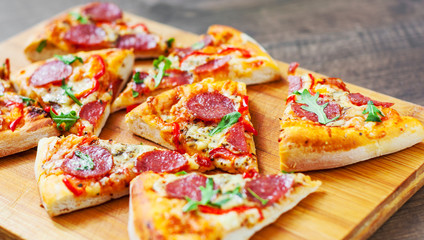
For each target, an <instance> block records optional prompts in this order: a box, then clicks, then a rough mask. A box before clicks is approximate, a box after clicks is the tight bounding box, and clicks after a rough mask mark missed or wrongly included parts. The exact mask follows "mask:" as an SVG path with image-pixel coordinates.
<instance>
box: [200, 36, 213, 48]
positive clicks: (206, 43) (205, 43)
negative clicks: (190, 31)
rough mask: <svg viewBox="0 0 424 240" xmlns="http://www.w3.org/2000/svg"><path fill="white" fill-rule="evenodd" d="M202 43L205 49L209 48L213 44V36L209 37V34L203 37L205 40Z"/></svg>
mask: <svg viewBox="0 0 424 240" xmlns="http://www.w3.org/2000/svg"><path fill="white" fill-rule="evenodd" d="M201 41H202V42H203V46H204V47H207V46H209V45H212V44H213V37H212V36H211V35H209V34H207V35H203V38H202V40H201Z"/></svg>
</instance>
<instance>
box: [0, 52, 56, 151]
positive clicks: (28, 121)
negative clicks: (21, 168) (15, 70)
mask: <svg viewBox="0 0 424 240" xmlns="http://www.w3.org/2000/svg"><path fill="white" fill-rule="evenodd" d="M9 72H10V71H9V60H8V59H6V62H5V64H3V66H2V67H0V157H4V156H7V155H11V154H14V153H18V152H22V151H25V150H28V149H31V148H33V147H35V146H37V143H38V140H40V139H41V138H43V137H50V136H57V135H59V131H58V130H57V129H56V127H55V126H54V123H53V121H52V120H51V119H50V117H49V116H48V113H46V112H45V111H44V110H43V109H42V108H40V107H39V106H38V104H37V102H35V101H34V100H33V99H31V98H28V97H24V96H20V95H18V94H17V93H16V92H15V90H14V89H13V88H12V86H11V84H10V81H9Z"/></svg>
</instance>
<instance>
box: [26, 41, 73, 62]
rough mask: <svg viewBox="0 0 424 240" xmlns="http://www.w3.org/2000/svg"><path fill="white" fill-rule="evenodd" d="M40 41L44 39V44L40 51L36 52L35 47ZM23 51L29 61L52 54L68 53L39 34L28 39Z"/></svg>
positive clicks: (51, 55)
mask: <svg viewBox="0 0 424 240" xmlns="http://www.w3.org/2000/svg"><path fill="white" fill-rule="evenodd" d="M42 41H46V46H45V47H44V48H43V50H42V51H41V52H37V48H38V46H39V45H40V43H41V42H42ZM24 53H25V56H26V57H27V58H28V60H30V61H31V62H36V61H41V60H45V59H48V58H51V57H54V55H65V54H68V52H67V51H65V50H62V49H60V48H58V47H56V45H54V44H53V43H52V42H51V41H49V40H47V39H45V38H42V37H40V36H37V37H35V38H34V39H32V40H30V41H29V43H28V45H27V47H26V48H25V49H24Z"/></svg>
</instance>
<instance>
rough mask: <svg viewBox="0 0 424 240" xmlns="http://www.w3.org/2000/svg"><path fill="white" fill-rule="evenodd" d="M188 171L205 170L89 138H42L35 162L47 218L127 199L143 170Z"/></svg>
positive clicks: (189, 160)
mask: <svg viewBox="0 0 424 240" xmlns="http://www.w3.org/2000/svg"><path fill="white" fill-rule="evenodd" d="M193 170H196V171H206V170H209V169H208V168H205V167H204V166H200V165H199V164H197V163H196V161H195V160H194V159H193V157H190V156H188V155H186V154H180V153H178V152H175V151H170V150H163V149H159V148H156V147H153V146H148V145H140V144H137V145H134V144H124V143H118V142H115V141H113V140H101V139H99V138H97V137H96V136H94V135H85V136H76V135H73V134H70V135H68V136H66V137H50V138H43V139H41V140H40V142H39V144H38V151H37V157H36V160H35V176H36V179H37V183H38V190H39V192H40V197H41V201H42V204H43V206H44V208H45V209H46V210H47V212H48V214H49V215H50V216H56V215H60V214H64V213H68V212H72V211H75V210H78V209H82V208H86V207H90V206H95V205H98V204H101V203H103V202H106V201H108V200H110V199H114V198H119V197H121V196H124V195H127V194H128V186H129V183H130V181H131V180H132V179H133V178H134V177H135V176H137V175H138V174H140V173H141V172H144V171H153V172H158V173H161V172H169V173H178V172H182V173H185V171H193Z"/></svg>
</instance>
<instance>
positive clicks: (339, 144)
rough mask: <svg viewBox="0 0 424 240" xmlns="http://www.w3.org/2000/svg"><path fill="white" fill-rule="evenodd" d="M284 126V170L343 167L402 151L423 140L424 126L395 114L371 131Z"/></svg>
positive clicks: (296, 123) (301, 122)
mask: <svg viewBox="0 0 424 240" xmlns="http://www.w3.org/2000/svg"><path fill="white" fill-rule="evenodd" d="M392 111H394V110H392ZM281 129H282V130H281V133H280V138H279V141H280V143H279V151H280V159H281V162H280V166H281V169H282V170H285V171H310V170H318V169H328V168H336V167H342V166H346V165H350V164H353V163H357V162H360V161H364V160H367V159H370V158H374V157H378V156H381V155H385V154H389V153H393V152H397V151H400V150H402V149H405V148H407V147H410V146H413V145H414V144H417V143H419V142H422V141H423V139H424V127H423V126H422V124H421V123H420V122H419V121H418V120H416V119H414V118H411V117H400V116H398V115H396V114H395V115H392V117H389V119H387V120H385V121H383V122H382V123H377V124H376V126H375V127H374V128H372V129H371V130H367V129H365V128H364V129H361V130H359V129H356V128H352V127H351V128H340V127H326V126H321V125H317V124H315V125H314V124H310V123H309V122H308V121H305V120H299V121H282V122H281Z"/></svg>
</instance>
